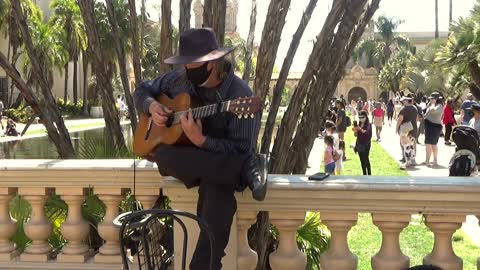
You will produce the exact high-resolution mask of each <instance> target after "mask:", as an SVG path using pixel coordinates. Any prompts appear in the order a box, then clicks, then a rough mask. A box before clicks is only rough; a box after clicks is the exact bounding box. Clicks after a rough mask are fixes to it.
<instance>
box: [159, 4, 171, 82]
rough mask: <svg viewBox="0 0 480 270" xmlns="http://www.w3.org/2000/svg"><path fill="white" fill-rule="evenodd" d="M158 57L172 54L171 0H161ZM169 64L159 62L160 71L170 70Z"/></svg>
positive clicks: (163, 57)
mask: <svg viewBox="0 0 480 270" xmlns="http://www.w3.org/2000/svg"><path fill="white" fill-rule="evenodd" d="M160 31H161V34H160V59H162V60H163V59H166V58H167V57H170V56H171V55H172V44H173V42H172V36H173V30H172V0H162V27H161V29H160ZM170 70H171V68H170V65H168V64H165V63H164V62H163V61H161V62H160V73H165V72H168V71H170Z"/></svg>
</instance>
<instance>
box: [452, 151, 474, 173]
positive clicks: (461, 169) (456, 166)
mask: <svg viewBox="0 0 480 270" xmlns="http://www.w3.org/2000/svg"><path fill="white" fill-rule="evenodd" d="M462 151H468V150H460V151H458V152H457V153H455V155H453V157H452V159H451V160H450V165H449V174H448V175H449V176H470V175H472V173H473V172H474V171H475V169H476V168H475V163H476V161H475V157H474V155H473V153H472V152H470V151H468V152H470V154H468V153H467V152H465V153H463V152H462Z"/></svg>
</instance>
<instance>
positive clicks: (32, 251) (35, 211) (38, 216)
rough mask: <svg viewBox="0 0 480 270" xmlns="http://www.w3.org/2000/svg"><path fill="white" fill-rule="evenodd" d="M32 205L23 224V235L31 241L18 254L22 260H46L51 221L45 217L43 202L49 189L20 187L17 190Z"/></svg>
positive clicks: (49, 247)
mask: <svg viewBox="0 0 480 270" xmlns="http://www.w3.org/2000/svg"><path fill="white" fill-rule="evenodd" d="M18 193H19V194H20V195H22V196H23V198H24V199H25V200H26V201H28V202H29V203H30V205H31V206H32V214H31V216H30V220H29V221H28V222H27V223H26V224H25V225H24V230H25V235H26V236H27V237H28V238H29V239H30V240H32V243H31V244H30V245H29V246H28V247H27V248H26V249H25V252H24V253H22V254H21V255H20V260H21V261H24V262H47V260H48V256H49V254H50V252H51V251H52V247H51V246H50V244H49V243H48V241H47V240H48V237H50V234H51V233H52V223H51V222H50V221H49V220H48V219H47V218H46V217H45V202H46V200H47V196H48V195H49V194H50V190H47V189H45V188H20V189H19V192H18Z"/></svg>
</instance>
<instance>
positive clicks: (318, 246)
mask: <svg viewBox="0 0 480 270" xmlns="http://www.w3.org/2000/svg"><path fill="white" fill-rule="evenodd" d="M296 238H297V246H298V248H299V249H300V250H301V251H302V252H304V253H305V255H307V268H306V269H308V270H320V254H321V253H322V252H324V251H325V250H327V247H328V241H329V239H330V234H329V233H328V230H327V227H326V226H325V225H324V224H322V222H321V220H320V213H314V212H307V217H306V218H305V223H303V225H302V226H301V227H300V228H299V229H298V231H297V236H296Z"/></svg>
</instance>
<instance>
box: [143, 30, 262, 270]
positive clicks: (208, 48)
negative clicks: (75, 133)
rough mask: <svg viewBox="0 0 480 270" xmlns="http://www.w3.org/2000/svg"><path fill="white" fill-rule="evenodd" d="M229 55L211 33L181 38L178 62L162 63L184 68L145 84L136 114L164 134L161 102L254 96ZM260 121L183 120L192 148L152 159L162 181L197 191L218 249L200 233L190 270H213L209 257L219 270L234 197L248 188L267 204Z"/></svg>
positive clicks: (168, 150)
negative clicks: (178, 98)
mask: <svg viewBox="0 0 480 270" xmlns="http://www.w3.org/2000/svg"><path fill="white" fill-rule="evenodd" d="M232 50H233V49H231V48H218V46H217V42H216V39H215V33H214V32H213V30H212V29H209V28H202V29H190V30H187V31H185V32H183V33H181V35H180V44H179V55H176V56H172V57H170V58H167V59H165V63H167V64H173V65H181V66H182V67H181V68H179V69H175V70H173V71H171V72H167V73H165V74H162V75H161V76H160V77H158V78H157V79H155V80H153V81H147V82H143V83H142V84H141V85H140V87H138V88H137V89H136V91H135V93H134V99H135V105H136V107H137V110H138V111H139V112H142V113H147V114H150V115H151V117H152V120H153V123H154V124H155V125H159V126H165V125H166V121H167V117H168V116H169V115H171V114H172V113H173V112H172V110H171V109H170V108H168V107H166V106H164V105H162V104H160V103H158V102H157V101H156V99H155V98H156V97H157V96H158V95H160V94H165V95H168V96H169V97H171V98H173V97H175V96H176V95H178V94H180V93H188V94H189V95H190V96H192V97H195V98H197V99H198V100H200V101H201V103H203V104H204V105H207V104H217V103H219V102H222V101H227V100H231V99H235V98H239V97H245V96H252V95H253V93H252V91H251V89H250V87H249V86H248V85H247V83H245V82H244V81H242V80H241V79H240V78H238V77H237V76H236V75H235V74H234V70H233V67H232V65H231V64H230V63H229V62H228V61H226V60H225V59H224V57H225V56H226V55H227V54H229V53H230V52H231V51H232ZM260 121H261V112H259V113H257V114H256V115H255V118H248V119H238V118H237V117H236V116H235V115H233V114H230V113H221V114H216V115H214V116H210V117H208V118H203V119H202V120H198V119H194V118H193V116H192V114H191V112H189V113H187V114H186V116H183V117H182V119H181V126H182V128H183V131H184V133H185V135H186V136H187V137H188V139H189V140H190V141H191V142H192V143H193V144H194V146H177V145H160V146H159V147H157V149H155V151H154V152H153V153H151V155H150V156H151V158H152V160H153V161H155V162H156V163H157V165H158V169H159V171H160V173H161V174H162V175H170V176H173V177H176V178H177V179H179V180H181V181H182V182H183V183H184V184H185V185H186V187H187V188H191V187H194V186H199V190H198V193H199V198H198V206H197V215H198V216H199V217H200V218H202V219H203V220H205V221H206V223H207V224H208V226H209V228H210V229H211V230H212V232H213V235H214V238H215V249H214V253H213V254H211V255H210V251H209V248H208V237H207V235H206V234H204V233H201V234H200V237H199V240H198V242H197V247H196V249H195V252H194V254H193V258H192V261H191V263H190V269H193V270H197V269H202V270H203V269H209V258H210V256H213V264H214V265H213V269H215V270H218V269H221V268H222V264H221V260H222V257H223V256H225V252H224V250H225V247H226V246H227V244H228V239H229V236H230V227H231V225H232V221H233V216H234V214H235V212H236V208H237V204H236V200H235V196H234V193H235V191H243V190H244V189H245V188H246V187H249V188H250V189H251V190H252V195H253V198H254V199H256V200H259V201H262V200H263V199H264V198H265V194H266V185H267V182H266V181H267V173H266V166H267V164H266V158H265V156H264V155H257V154H255V151H256V149H255V148H256V145H257V138H258V133H259V130H260Z"/></svg>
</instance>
